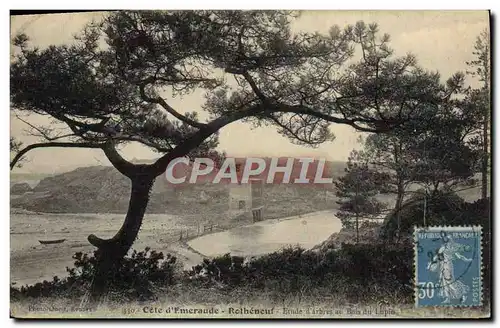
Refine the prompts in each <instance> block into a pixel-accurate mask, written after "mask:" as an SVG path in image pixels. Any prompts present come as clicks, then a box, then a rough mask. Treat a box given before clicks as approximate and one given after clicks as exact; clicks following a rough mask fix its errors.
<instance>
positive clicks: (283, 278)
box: [10, 196, 491, 306]
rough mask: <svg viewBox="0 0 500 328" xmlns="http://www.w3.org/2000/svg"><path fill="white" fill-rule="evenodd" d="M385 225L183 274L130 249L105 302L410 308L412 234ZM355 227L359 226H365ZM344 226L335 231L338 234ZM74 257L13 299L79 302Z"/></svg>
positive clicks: (91, 263) (161, 258) (473, 208)
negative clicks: (62, 274)
mask: <svg viewBox="0 0 500 328" xmlns="http://www.w3.org/2000/svg"><path fill="white" fill-rule="evenodd" d="M441 197H442V196H441ZM465 204H467V207H463V206H462V207H459V208H457V209H456V211H459V212H461V213H462V216H464V217H465V216H467V217H468V220H469V222H473V223H475V224H484V222H485V221H486V222H487V218H486V217H485V216H484V213H485V211H487V210H488V208H489V203H484V202H482V201H478V202H476V203H473V204H469V203H465ZM412 208H413V211H418V207H417V206H414V207H411V206H409V207H408V209H407V212H406V214H405V215H408V217H409V218H411V215H412ZM434 211H435V212H432V213H433V216H438V215H439V213H440V211H445V212H449V211H450V209H448V208H445V207H443V208H437V207H436V208H435V210H434ZM464 211H465V212H464ZM413 214H415V213H413ZM438 217H441V218H442V216H438ZM450 218H455V217H454V216H450ZM485 219H486V220H485ZM442 220H446V218H444V219H443V218H442ZM409 221H411V220H409ZM391 222H392V221H391V219H390V217H389V218H388V220H387V222H386V224H385V225H384V226H383V227H382V229H380V230H379V231H378V232H377V235H375V231H377V230H376V229H372V228H373V227H368V226H367V227H366V229H367V230H370V231H373V233H372V235H371V236H369V237H370V238H369V239H368V240H361V241H360V242H359V243H356V244H349V243H341V244H340V245H339V244H335V243H324V244H322V245H321V247H318V248H315V249H314V250H310V251H306V250H304V249H301V248H285V249H282V250H280V251H277V252H274V253H271V254H268V255H265V256H262V257H259V258H252V259H249V260H245V259H244V258H242V257H238V256H231V255H230V254H226V255H224V256H220V257H217V258H213V259H205V260H204V261H203V262H202V263H200V264H199V265H197V266H195V267H193V268H192V269H191V270H188V271H183V270H181V267H180V266H179V263H178V261H177V259H176V258H175V257H174V256H171V255H170V254H167V255H164V254H162V253H158V252H156V251H154V250H150V249H149V248H146V249H145V250H144V251H142V252H136V251H134V252H133V253H132V254H131V255H130V256H127V257H125V258H124V259H122V260H121V262H120V264H119V266H118V267H117V269H116V271H115V272H114V273H113V274H112V275H111V276H110V277H109V278H110V280H109V281H111V282H112V283H111V285H110V286H109V290H108V292H107V295H106V301H107V302H109V303H110V304H128V303H130V302H139V303H141V302H151V301H154V302H164V301H166V300H169V301H171V300H176V301H178V302H181V303H188V304H193V303H194V304H198V305H211V304H214V303H216V304H220V302H225V303H227V304H229V303H238V304H246V303H248V302H252V301H256V300H259V302H262V298H265V299H266V301H267V302H270V303H271V304H275V305H280V306H287V305H288V304H290V303H293V304H301V303H305V304H313V303H315V304H323V303H329V302H335V303H337V304H374V303H376V304H378V303H380V302H382V303H384V304H393V305H394V304H400V305H403V304H407V305H412V304H413V302H414V301H413V293H414V290H413V285H412V279H413V270H414V268H413V264H414V248H413V247H414V246H413V243H412V242H411V238H404V239H402V240H401V241H400V242H393V241H390V242H389V241H388V240H387V232H388V231H390V227H391ZM443 223H444V224H446V222H443ZM450 223H451V222H450ZM483 226H484V229H485V231H484V235H483V266H484V271H483V273H484V277H483V286H484V293H485V297H484V299H485V300H486V303H488V300H489V298H488V297H487V295H488V294H489V286H490V283H489V282H490V277H489V271H490V268H491V266H490V254H489V249H490V247H489V245H490V241H489V237H488V235H489V232H488V231H489V230H488V227H487V225H486V226H485V225H483ZM361 228H362V229H365V227H364V226H361ZM347 230H348V229H347ZM347 230H344V231H343V232H341V235H345V234H346V232H345V231H347ZM354 233H355V232H354V231H351V240H353V239H354V238H352V237H354ZM347 234H348V232H347ZM73 258H74V260H75V262H74V268H67V271H68V277H67V278H63V279H60V278H58V277H54V279H53V280H52V281H44V282H41V283H37V284H35V285H32V286H23V287H20V288H15V287H11V291H10V293H11V299H12V301H13V302H14V303H15V302H20V303H25V302H30V300H33V301H34V300H40V299H41V298H48V299H53V300H54V301H58V300H62V299H66V300H69V301H71V300H72V301H76V302H79V301H80V300H82V299H85V298H86V294H87V293H88V290H89V288H90V285H91V283H92V280H93V278H94V272H95V270H96V265H97V260H96V258H95V257H94V256H93V255H89V254H82V253H76V254H75V255H74V257H73ZM487 305H488V304H486V305H485V306H487Z"/></svg>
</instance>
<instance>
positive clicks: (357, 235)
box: [356, 213, 359, 244]
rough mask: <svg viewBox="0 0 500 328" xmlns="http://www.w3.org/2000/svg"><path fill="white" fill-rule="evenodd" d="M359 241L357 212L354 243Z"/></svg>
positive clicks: (357, 215)
mask: <svg viewBox="0 0 500 328" xmlns="http://www.w3.org/2000/svg"><path fill="white" fill-rule="evenodd" d="M357 243H359V214H358V213H356V244H357Z"/></svg>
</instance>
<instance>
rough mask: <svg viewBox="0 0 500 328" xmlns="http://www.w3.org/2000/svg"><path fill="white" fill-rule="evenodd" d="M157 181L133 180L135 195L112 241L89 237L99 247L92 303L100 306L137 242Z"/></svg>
mask: <svg viewBox="0 0 500 328" xmlns="http://www.w3.org/2000/svg"><path fill="white" fill-rule="evenodd" d="M154 179H155V178H154V177H151V176H147V175H146V176H145V175H137V176H134V177H133V178H131V180H132V191H131V194H130V202H129V207H128V211H127V214H126V216H125V221H124V222H123V225H122V227H121V228H120V230H119V231H118V232H117V233H116V235H115V236H114V237H113V238H111V239H107V240H103V239H100V238H98V237H96V236H95V235H90V236H89V238H88V239H89V241H90V243H91V244H93V245H95V246H97V247H98V250H97V254H96V257H97V268H96V273H95V276H94V280H93V282H92V286H91V299H92V301H93V302H97V301H98V300H99V299H100V298H101V296H103V295H105V294H106V292H107V289H108V285H109V281H110V280H111V279H113V276H114V274H115V272H116V268H117V265H118V264H119V262H120V260H121V259H122V258H123V257H124V256H125V255H127V252H128V251H129V250H130V248H131V247H132V244H133V243H134V241H135V239H136V238H137V235H138V233H139V229H140V228H141V224H142V220H143V218H144V214H145V212H146V207H147V205H148V201H149V193H150V191H151V188H152V187H153V183H154Z"/></svg>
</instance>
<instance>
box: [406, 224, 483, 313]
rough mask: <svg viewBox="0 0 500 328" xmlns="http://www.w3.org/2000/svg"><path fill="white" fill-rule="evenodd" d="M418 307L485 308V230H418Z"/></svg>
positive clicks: (459, 228)
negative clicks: (483, 237) (483, 288)
mask: <svg viewBox="0 0 500 328" xmlns="http://www.w3.org/2000/svg"><path fill="white" fill-rule="evenodd" d="M414 237H415V305H416V306H417V307H424V306H481V305H482V296H483V295H482V275H481V270H482V262H481V255H482V254H481V253H482V249H481V227H479V226H469V227H462V226H458V227H450V226H446V227H416V228H415V232H414Z"/></svg>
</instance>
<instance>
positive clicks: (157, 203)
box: [11, 162, 343, 217]
mask: <svg viewBox="0 0 500 328" xmlns="http://www.w3.org/2000/svg"><path fill="white" fill-rule="evenodd" d="M327 167H328V169H327V170H325V171H328V172H342V170H343V163H336V162H329V163H328V164H327ZM325 175H326V174H325ZM328 176H329V175H328ZM202 192H204V193H205V194H206V195H207V196H208V198H209V203H208V204H207V203H205V202H202V201H201V200H200V195H201V193H202ZM264 193H265V199H266V200H267V201H268V203H267V204H266V207H267V208H268V209H267V210H266V217H272V216H275V215H278V214H276V213H275V212H283V211H286V212H287V214H290V215H295V214H296V213H298V212H301V213H305V212H308V211H309V212H310V211H314V210H320V209H323V208H324V207H325V206H326V207H330V206H334V205H335V202H334V201H331V199H330V200H329V199H327V198H326V196H325V195H326V191H325V187H324V186H319V187H314V186H304V185H291V184H282V185H267V186H266V188H265V189H264ZM129 195H130V181H129V179H128V178H126V177H125V176H123V175H121V174H120V173H119V172H118V171H117V170H116V169H114V168H113V167H106V166H91V167H81V168H78V169H76V170H73V171H70V172H66V173H62V174H58V175H54V176H50V177H46V178H44V179H42V180H41V181H40V182H39V183H38V185H36V187H35V188H34V189H33V190H32V192H30V193H26V194H24V195H22V196H20V197H19V196H18V197H15V198H12V199H11V207H13V208H18V209H23V210H28V211H34V212H48V213H125V212H126V210H127V207H128V202H129ZM329 203H332V204H329ZM284 204H286V205H284ZM227 209H228V186H227V185H225V184H211V183H199V184H183V185H178V186H175V185H172V184H169V183H168V182H167V181H166V179H165V178H164V177H158V178H157V179H156V182H155V185H154V187H153V190H152V193H151V198H150V202H149V205H148V210H147V212H148V213H168V214H179V215H197V214H198V213H203V212H207V211H210V212H213V213H221V212H224V211H226V210H227ZM278 216H280V215H278Z"/></svg>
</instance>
